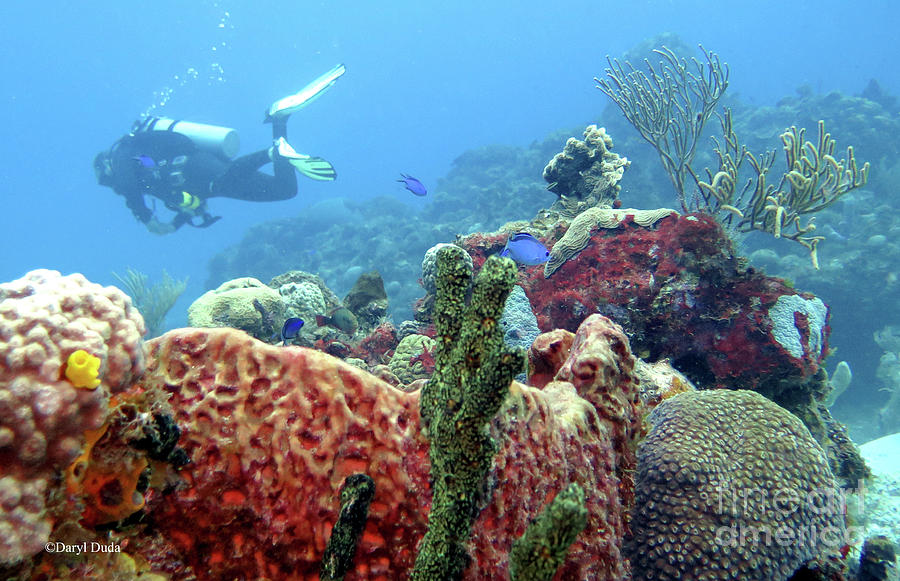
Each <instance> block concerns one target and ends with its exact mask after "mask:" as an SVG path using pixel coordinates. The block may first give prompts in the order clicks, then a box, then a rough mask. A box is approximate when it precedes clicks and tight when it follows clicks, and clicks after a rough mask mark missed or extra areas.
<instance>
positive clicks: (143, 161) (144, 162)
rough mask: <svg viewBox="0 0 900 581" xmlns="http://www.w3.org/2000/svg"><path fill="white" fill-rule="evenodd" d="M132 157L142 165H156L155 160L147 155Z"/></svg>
mask: <svg viewBox="0 0 900 581" xmlns="http://www.w3.org/2000/svg"><path fill="white" fill-rule="evenodd" d="M132 159H133V160H135V161H137V162H139V163H140V164H141V165H142V166H143V167H156V162H155V161H153V158H152V157H150V156H149V155H136V156H134V157H133V158H132Z"/></svg>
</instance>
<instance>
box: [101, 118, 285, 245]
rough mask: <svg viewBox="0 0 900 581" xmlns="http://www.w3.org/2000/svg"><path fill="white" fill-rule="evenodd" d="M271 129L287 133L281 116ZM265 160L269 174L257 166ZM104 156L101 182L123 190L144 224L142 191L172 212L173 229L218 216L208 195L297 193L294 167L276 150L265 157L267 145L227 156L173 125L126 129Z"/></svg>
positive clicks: (257, 197) (276, 197) (257, 198)
mask: <svg viewBox="0 0 900 581" xmlns="http://www.w3.org/2000/svg"><path fill="white" fill-rule="evenodd" d="M272 132H273V135H274V138H275V139H277V138H279V137H286V133H287V131H286V122H285V123H276V124H275V125H274V127H273V131H272ZM270 161H272V165H273V174H274V175H269V174H266V173H263V172H261V171H259V168H261V167H262V166H263V165H265V164H267V163H269V162H270ZM109 162H110V164H111V166H112V167H111V169H112V172H111V175H109V176H107V177H106V178H105V179H106V181H107V182H108V183H106V184H105V185H109V186H110V187H112V188H113V190H114V191H115V192H116V193H117V194H119V195H121V196H123V197H124V198H125V202H126V204H127V205H128V208H129V209H130V210H131V212H132V213H133V214H134V216H135V218H137V219H138V220H139V221H140V222H142V223H144V224H147V223H148V222H150V221H151V220H152V219H153V210H151V209H150V208H149V207H147V203H146V201H145V200H144V196H147V195H149V196H153V197H155V198H157V199H159V200H161V201H162V202H163V203H164V204H165V205H166V207H168V208H169V209H170V210H172V211H174V212H176V213H177V214H176V216H175V218H174V220H173V221H172V226H174V227H175V228H176V229H177V228H180V227H181V226H183V225H184V224H186V223H190V224H192V225H194V226H198V227H205V226H209V225H210V224H212V223H213V222H215V221H216V220H218V219H219V218H218V217H215V216H211V215H210V214H209V212H208V211H207V209H206V204H205V200H206V199H208V198H215V197H222V198H234V199H237V200H247V201H253V202H272V201H280V200H288V199H290V198H293V197H294V196H296V195H297V178H296V174H295V173H294V168H293V166H292V165H291V164H290V163H289V162H288V160H287V159H285V158H284V157H282V156H280V155H278V154H277V152H275V153H273V154H272V157H271V158H270V157H269V150H268V149H263V150H260V151H257V152H255V153H251V154H248V155H245V156H243V157H239V158H237V159H235V160H230V159H228V158H226V157H224V156H221V155H216V154H214V153H211V152H209V151H205V150H202V149H199V148H198V147H197V146H196V145H195V144H194V142H193V141H191V140H190V138H188V137H186V136H184V135H181V134H179V133H175V132H172V131H141V132H137V133H133V134H129V135H126V136H124V137H122V138H121V139H120V140H119V141H117V142H116V143H115V144H114V145H113V146H112V148H111V149H110V151H109ZM195 218H197V219H199V223H195V222H194V219H195Z"/></svg>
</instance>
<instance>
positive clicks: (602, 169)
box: [543, 125, 631, 218]
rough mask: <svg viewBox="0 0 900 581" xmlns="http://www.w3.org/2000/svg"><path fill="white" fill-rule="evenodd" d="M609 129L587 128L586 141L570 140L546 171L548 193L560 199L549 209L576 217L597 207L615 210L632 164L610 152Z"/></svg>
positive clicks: (545, 179) (545, 178)
mask: <svg viewBox="0 0 900 581" xmlns="http://www.w3.org/2000/svg"><path fill="white" fill-rule="evenodd" d="M612 147H613V141H612V138H611V137H610V136H609V135H607V133H606V129H604V128H603V127H600V128H598V127H597V126H596V125H588V127H587V129H585V130H584V141H581V140H579V139H575V138H574V137H570V138H569V139H568V140H567V141H566V146H565V148H564V149H563V151H562V152H561V153H557V154H556V155H555V156H553V159H551V160H550V163H548V164H547V167H545V168H544V173H543V177H544V181H546V182H547V183H549V184H550V185H549V186H547V189H548V190H550V191H551V192H553V193H554V194H556V195H557V196H558V199H557V200H556V202H554V203H553V205H552V206H551V207H550V211H551V212H558V213H559V214H560V215H561V216H565V217H569V218H571V217H573V216H577V215H578V214H580V213H581V212H583V211H584V210H586V209H588V208H592V207H595V206H606V207H608V206H612V204H613V203H614V202H615V201H616V200H617V199H618V197H619V190H621V189H622V188H621V186H620V185H619V182H620V181H621V180H622V176H623V175H624V174H625V170H626V169H628V166H629V164H630V163H631V162H629V161H628V159H627V158H624V157H621V156H620V155H618V154H616V153H613V152H612V151H611V149H612Z"/></svg>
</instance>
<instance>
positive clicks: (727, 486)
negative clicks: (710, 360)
mask: <svg viewBox="0 0 900 581" xmlns="http://www.w3.org/2000/svg"><path fill="white" fill-rule="evenodd" d="M648 419H649V423H650V426H651V427H650V432H649V433H648V434H647V437H646V438H645V439H644V440H643V441H642V442H641V444H640V446H639V447H638V464H637V477H636V481H635V509H634V513H633V516H632V520H631V529H632V532H633V533H634V537H633V540H632V542H631V543H630V547H629V555H630V557H631V563H632V573H633V575H634V578H635V579H660V580H666V579H672V580H681V579H736V578H739V579H742V580H745V581H754V580H759V581H769V580H771V579H787V578H788V577H790V576H791V574H792V573H793V572H794V571H795V570H797V569H798V568H799V567H800V566H801V565H803V564H804V563H805V562H806V561H810V560H813V559H816V558H819V557H821V556H828V555H837V554H838V553H839V551H840V548H841V547H842V546H843V545H845V544H846V542H847V534H846V530H845V523H844V514H843V504H842V498H841V496H840V495H839V494H838V492H837V487H836V484H835V481H834V478H833V476H832V474H831V470H830V469H829V468H828V463H827V461H826V458H825V455H824V453H823V451H822V449H821V448H820V447H819V445H818V444H817V443H816V442H815V440H813V439H812V437H811V436H810V434H809V432H808V431H807V429H806V428H805V427H804V426H803V424H802V423H801V422H800V420H799V419H797V418H796V417H794V416H792V415H791V414H790V413H789V412H787V411H786V410H784V409H782V408H780V407H779V406H777V405H775V404H774V403H772V402H771V401H769V400H767V399H766V398H764V397H762V396H760V395H759V394H757V393H753V392H749V391H722V390H716V391H697V392H690V393H684V394H681V395H677V396H675V397H672V398H670V399H667V400H665V401H663V402H662V403H661V404H659V406H657V407H656V409H655V410H654V411H653V412H652V413H651V414H650V416H649V418H648Z"/></svg>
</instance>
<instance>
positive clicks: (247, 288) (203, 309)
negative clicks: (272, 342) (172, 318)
mask: <svg viewBox="0 0 900 581" xmlns="http://www.w3.org/2000/svg"><path fill="white" fill-rule="evenodd" d="M260 309H262V310H264V311H265V312H266V313H268V314H269V315H270V316H271V318H272V320H274V321H278V322H280V321H283V320H284V311H285V309H284V303H283V302H282V300H281V295H280V294H278V291H276V290H275V289H273V288H271V287H269V286H267V285H265V284H263V283H262V282H260V281H259V280H257V279H255V278H251V277H244V278H236V279H234V280H229V281H227V282H224V283H222V285H221V286H219V288H217V289H215V290H211V291H209V292H206V293H204V294H203V295H201V296H200V298H198V299H197V300H196V301H194V302H193V303H192V304H191V306H190V307H188V323H189V324H190V326H191V327H232V328H234V329H241V330H242V331H246V332H247V333H249V334H251V335H253V336H254V337H256V338H257V339H263V340H265V339H268V338H269V337H270V336H271V334H272V332H273V329H272V328H271V325H270V324H267V323H266V321H265V318H264V317H263V315H262V313H261V312H260Z"/></svg>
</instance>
